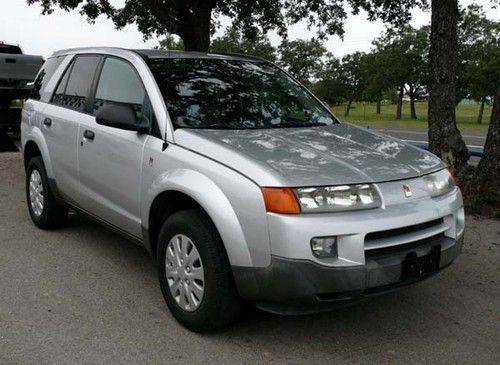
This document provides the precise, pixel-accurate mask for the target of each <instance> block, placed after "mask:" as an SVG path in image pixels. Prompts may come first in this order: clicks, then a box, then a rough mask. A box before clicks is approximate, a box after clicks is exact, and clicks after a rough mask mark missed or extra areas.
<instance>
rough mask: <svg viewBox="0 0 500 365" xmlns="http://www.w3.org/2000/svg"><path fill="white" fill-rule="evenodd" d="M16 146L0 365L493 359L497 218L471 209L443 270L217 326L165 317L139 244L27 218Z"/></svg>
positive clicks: (7, 206)
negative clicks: (318, 305) (329, 308)
mask: <svg viewBox="0 0 500 365" xmlns="http://www.w3.org/2000/svg"><path fill="white" fill-rule="evenodd" d="M23 179H24V173H23V171H22V162H21V159H20V156H19V154H17V153H14V154H12V153H3V154H0V364H2V365H3V364H45V363H64V364H73V363H84V364H103V363H106V364H128V363H141V364H143V363H144V364H156V363H223V364H225V363H228V364H236V363H246V364H254V363H308V364H316V363H329V364H332V363H373V362H377V363H381V362H383V363H447V364H448V363H469V364H478V363H480V364H498V363H500V347H499V344H500V290H499V284H500V265H499V262H500V245H499V244H500V222H499V221H491V220H476V219H473V218H471V217H468V220H467V234H466V244H465V246H464V252H463V254H462V255H461V257H459V259H458V260H457V262H455V263H454V264H453V265H452V266H451V267H450V268H448V269H447V270H445V271H444V272H442V273H441V274H439V275H438V276H436V277H433V278H431V279H429V280H427V281H425V282H422V283H419V284H417V285H415V286H413V287H410V288H406V289H404V290H401V291H399V292H396V293H391V294H387V295H383V296H380V297H377V298H374V299H371V300H369V301H366V302H363V303H360V304H357V305H354V306H350V307H345V308H342V309H338V310H336V311H334V312H332V313H325V314H319V315H311V316H302V317H281V316H276V315H271V314H267V313H264V312H259V311H255V312H253V313H251V314H249V315H248V318H246V319H245V320H244V321H243V322H242V323H241V324H239V325H237V326H236V327H234V328H232V329H230V330H228V331H226V332H223V333H217V334H210V335H198V334H194V333H191V332H189V331H187V330H185V329H184V328H182V327H181V326H180V325H178V324H177V323H176V322H175V320H174V319H173V318H172V316H171V315H170V313H169V312H168V310H167V309H166V306H165V304H164V302H163V298H162V296H161V293H160V288H159V285H158V283H157V278H156V269H155V263H154V262H153V260H152V259H151V258H150V257H149V256H148V255H147V254H146V252H145V251H144V250H143V249H142V248H141V247H139V246H136V245H134V244H132V243H129V242H127V241H126V240H124V239H123V238H121V237H120V236H117V235H115V234H113V233H111V232H109V231H107V230H105V229H104V228H102V227H100V226H99V225H96V224H95V223H92V222H91V221H89V220H88V219H86V218H83V217H80V216H77V215H73V216H72V217H71V219H70V222H69V224H68V226H67V227H66V228H64V229H61V230H58V231H51V232H48V231H41V230H38V229H36V228H35V227H34V226H33V224H32V223H31V221H30V220H29V217H28V213H27V210H26V207H25V204H26V202H25V198H24V192H23V191H24V190H23V189H24V180H23Z"/></svg>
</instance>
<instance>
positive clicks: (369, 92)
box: [361, 51, 393, 114]
mask: <svg viewBox="0 0 500 365" xmlns="http://www.w3.org/2000/svg"><path fill="white" fill-rule="evenodd" d="M384 61H385V60H384V57H383V56H382V55H381V54H380V53H379V52H375V51H373V52H371V53H368V54H367V55H365V57H364V58H363V62H362V65H361V69H362V72H363V78H364V80H365V82H364V97H363V99H364V100H365V101H372V102H376V104H377V107H376V113H377V114H380V113H381V109H382V99H383V98H384V95H385V94H386V92H387V91H388V90H391V91H392V90H393V84H392V83H391V82H390V79H389V77H388V74H389V73H390V70H389V69H388V68H387V65H386V64H385V62H384Z"/></svg>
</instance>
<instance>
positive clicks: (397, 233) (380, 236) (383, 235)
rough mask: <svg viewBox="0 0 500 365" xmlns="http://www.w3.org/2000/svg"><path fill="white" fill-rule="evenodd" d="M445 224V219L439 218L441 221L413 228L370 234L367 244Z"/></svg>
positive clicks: (437, 220)
mask: <svg viewBox="0 0 500 365" xmlns="http://www.w3.org/2000/svg"><path fill="white" fill-rule="evenodd" d="M443 222H444V220H443V218H439V219H435V220H433V221H429V222H425V223H420V224H415V225H413V226H406V227H401V228H395V229H389V230H387V231H378V232H372V233H368V234H367V235H366V236H365V242H368V241H372V240H380V239H384V238H388V237H394V236H400V235H403V234H408V233H413V232H418V231H422V230H424V229H427V228H432V227H434V226H438V225H440V224H443Z"/></svg>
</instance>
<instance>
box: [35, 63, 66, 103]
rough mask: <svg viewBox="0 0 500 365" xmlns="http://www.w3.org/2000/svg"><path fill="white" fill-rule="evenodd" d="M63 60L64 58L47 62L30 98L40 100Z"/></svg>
mask: <svg viewBox="0 0 500 365" xmlns="http://www.w3.org/2000/svg"><path fill="white" fill-rule="evenodd" d="M63 60H64V57H53V58H49V59H48V60H47V62H45V64H44V65H43V67H42V69H41V70H40V72H39V73H38V75H37V77H36V79H35V82H34V83H33V90H32V91H31V96H30V97H31V98H32V99H35V100H40V98H41V95H42V92H43V91H44V90H45V87H46V86H47V84H48V83H49V81H50V79H51V78H52V76H53V75H54V73H55V72H56V70H57V68H58V67H59V65H60V64H61V62H62V61H63Z"/></svg>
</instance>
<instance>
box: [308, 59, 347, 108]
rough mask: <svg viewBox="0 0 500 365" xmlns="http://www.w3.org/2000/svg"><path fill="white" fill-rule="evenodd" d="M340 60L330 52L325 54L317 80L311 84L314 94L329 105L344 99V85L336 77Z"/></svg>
mask: <svg viewBox="0 0 500 365" xmlns="http://www.w3.org/2000/svg"><path fill="white" fill-rule="evenodd" d="M340 68H341V63H340V60H339V59H338V58H336V57H334V56H333V55H332V54H327V56H326V57H325V62H324V64H323V67H322V68H321V70H320V72H318V74H317V78H318V81H317V82H316V83H315V84H314V85H312V89H313V91H314V93H315V95H316V96H317V97H318V98H320V99H321V100H323V101H325V102H327V103H328V104H329V105H333V104H341V103H342V102H344V101H345V99H344V97H343V95H345V85H344V83H343V82H342V81H341V80H340V79H339V78H338V75H339V74H340Z"/></svg>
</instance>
